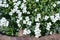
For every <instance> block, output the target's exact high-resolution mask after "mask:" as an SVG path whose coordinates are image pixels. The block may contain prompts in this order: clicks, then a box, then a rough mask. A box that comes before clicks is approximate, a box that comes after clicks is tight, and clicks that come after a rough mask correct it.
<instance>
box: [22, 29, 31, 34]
mask: <svg viewBox="0 0 60 40" xmlns="http://www.w3.org/2000/svg"><path fill="white" fill-rule="evenodd" d="M30 33H31V31H30V30H29V29H27V28H25V29H24V30H23V34H24V35H27V34H30Z"/></svg>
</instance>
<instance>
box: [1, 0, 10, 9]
mask: <svg viewBox="0 0 60 40" xmlns="http://www.w3.org/2000/svg"><path fill="white" fill-rule="evenodd" d="M8 6H9V5H8V4H7V2H6V0H0V7H5V8H6V7H8Z"/></svg>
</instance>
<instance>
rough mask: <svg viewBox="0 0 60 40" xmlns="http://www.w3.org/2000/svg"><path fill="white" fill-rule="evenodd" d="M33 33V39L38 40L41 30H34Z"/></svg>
mask: <svg viewBox="0 0 60 40" xmlns="http://www.w3.org/2000/svg"><path fill="white" fill-rule="evenodd" d="M34 32H35V37H36V38H38V37H39V36H41V30H40V29H39V28H37V29H35V30H34Z"/></svg>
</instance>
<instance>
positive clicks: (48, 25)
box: [46, 22, 52, 31]
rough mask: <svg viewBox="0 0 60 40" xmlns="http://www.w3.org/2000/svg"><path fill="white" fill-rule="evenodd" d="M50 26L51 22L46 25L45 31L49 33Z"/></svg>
mask: <svg viewBox="0 0 60 40" xmlns="http://www.w3.org/2000/svg"><path fill="white" fill-rule="evenodd" d="M51 25H52V24H51V22H49V23H47V27H46V29H47V30H48V31H50V28H51Z"/></svg>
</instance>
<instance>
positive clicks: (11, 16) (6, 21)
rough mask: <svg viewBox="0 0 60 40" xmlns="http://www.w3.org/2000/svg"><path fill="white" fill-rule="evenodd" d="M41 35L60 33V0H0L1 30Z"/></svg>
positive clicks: (2, 31)
mask: <svg viewBox="0 0 60 40" xmlns="http://www.w3.org/2000/svg"><path fill="white" fill-rule="evenodd" d="M20 29H22V30H23V34H24V35H30V36H32V35H34V36H35V37H37V38H38V37H40V36H44V35H50V34H55V33H60V1H58V0H57V1H56V0H0V32H1V33H4V34H7V35H12V36H13V35H14V36H16V35H17V34H18V31H19V30H20Z"/></svg>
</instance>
